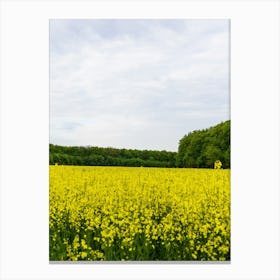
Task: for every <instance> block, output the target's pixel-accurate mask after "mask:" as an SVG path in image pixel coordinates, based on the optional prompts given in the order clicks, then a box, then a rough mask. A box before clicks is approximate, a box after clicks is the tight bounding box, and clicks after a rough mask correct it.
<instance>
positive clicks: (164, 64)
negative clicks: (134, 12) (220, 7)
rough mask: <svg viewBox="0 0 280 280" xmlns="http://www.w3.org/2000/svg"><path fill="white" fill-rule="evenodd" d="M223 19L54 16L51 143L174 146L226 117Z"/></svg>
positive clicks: (226, 44)
mask: <svg viewBox="0 0 280 280" xmlns="http://www.w3.org/2000/svg"><path fill="white" fill-rule="evenodd" d="M228 27H229V22H228V21H227V20H52V21H51V23H50V35H51V36H50V38H51V39H50V50H51V52H50V97H51V99H50V101H51V102H50V119H51V129H50V130H51V131H50V141H51V142H52V143H55V144H61V145H95V146H113V147H127V148H139V149H166V150H177V145H178V141H179V140H180V138H181V137H182V136H183V135H184V134H186V133H188V132H189V131H190V130H193V129H200V128H205V127H208V126H210V125H213V124H215V123H217V122H220V121H223V120H226V119H228V118H229V29H228Z"/></svg>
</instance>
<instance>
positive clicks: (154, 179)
mask: <svg viewBox="0 0 280 280" xmlns="http://www.w3.org/2000/svg"><path fill="white" fill-rule="evenodd" d="M49 196H50V197H49V249H50V260H56V261H59V260H68V261H69V260H72V261H77V260H88V261H89V260H90V261H92V260H105V261H107V260H113V261H121V260H153V261H155V260H170V261H178V260H196V261H204V260H208V261H209V260H211V261H217V260H220V261H225V260H229V259H230V170H223V169H218V170H217V169H216V170H215V169H185V168H182V169H179V168H178V169H175V168H174V169H171V168H169V169H168V168H144V167H138V168H137V167H135V168H134V167H84V166H50V192H49Z"/></svg>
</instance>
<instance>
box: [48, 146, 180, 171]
mask: <svg viewBox="0 0 280 280" xmlns="http://www.w3.org/2000/svg"><path fill="white" fill-rule="evenodd" d="M176 155H177V153H176V152H167V151H150V150H133V149H117V148H111V147H108V148H101V147H92V146H88V147H79V146H58V145H53V144H50V156H49V161H50V164H64V165H89V166H98V165H100V166H145V167H175V166H176Z"/></svg>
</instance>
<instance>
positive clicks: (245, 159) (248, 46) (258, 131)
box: [0, 0, 280, 280]
mask: <svg viewBox="0 0 280 280" xmlns="http://www.w3.org/2000/svg"><path fill="white" fill-rule="evenodd" d="M0 8H1V17H0V18H1V60H0V61H1V193H0V195H1V244H0V248H1V255H0V256H1V259H0V260H1V263H0V265H1V267H0V273H1V274H0V278H1V279H29V280H32V279H34V280H35V279H36V280H38V279H69V280H70V279H122V280H125V279H132V278H133V279H161V280H164V279H216V280H218V279H223V280H224V279H267V280H268V279H280V271H279V263H280V258H279V236H280V232H279V221H280V218H279V175H278V173H279V140H280V139H279V95H278V94H279V77H280V75H279V74H280V73H279V49H280V48H279V47H280V46H279V34H280V32H279V2H278V1H268V0H265V1H252V0H251V1H211V0H208V1H186V2H183V1H178V2H176V1H147V2H146V1H138V2H136V1H128V2H125V1H118V2H117V1H103V2H93V1H92V2H89V1H85V2H82V1H76V2H75V1H71V2H69V1H60V2H59V1H50V2H46V1H25V0H20V1H2V2H1V7H0ZM50 18H230V19H231V53H232V56H231V83H232V86H231V119H232V261H231V264H226V265H217V264H216V265H213V264H207V265H191V264H185V265H183V264H168V265H162V264H160V265H155V264H153V265H149V264H143V265H141V264H137V265H134V264H130V265H112V264H107V265H98V264H94V265H83V264H81V265H53V264H49V261H48V120H49V116H48V96H49V93H48V23H49V19H50Z"/></svg>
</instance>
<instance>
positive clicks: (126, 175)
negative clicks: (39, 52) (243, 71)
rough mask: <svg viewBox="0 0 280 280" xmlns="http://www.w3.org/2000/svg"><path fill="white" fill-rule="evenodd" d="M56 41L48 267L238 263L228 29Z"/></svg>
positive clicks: (85, 29) (83, 30)
mask: <svg viewBox="0 0 280 280" xmlns="http://www.w3.org/2000/svg"><path fill="white" fill-rule="evenodd" d="M49 35H50V37H49V38H50V39H49V40H50V41H49V47H50V48H49V50H50V140H49V260H50V261H69V262H79V261H84V262H85V261H87V262H89V261H96V262H101V261H104V262H106V261H116V262H129V261H153V262H154V261H159V262H160V261H176V262H178V261H189V262H198V261H199V262H204V261H215V262H225V261H230V249H231V247H230V244H231V229H230V208H231V200H230V64H229V63H230V51H229V50H230V46H229V44H230V21H229V20H227V19H82V20H79V19H51V20H50V23H49Z"/></svg>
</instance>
